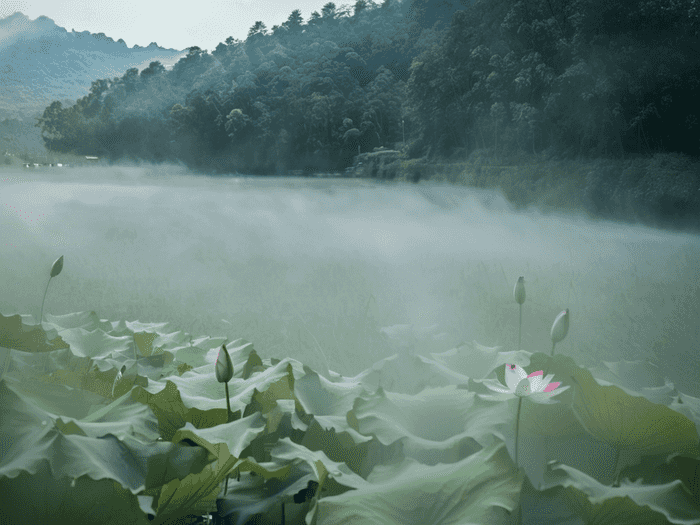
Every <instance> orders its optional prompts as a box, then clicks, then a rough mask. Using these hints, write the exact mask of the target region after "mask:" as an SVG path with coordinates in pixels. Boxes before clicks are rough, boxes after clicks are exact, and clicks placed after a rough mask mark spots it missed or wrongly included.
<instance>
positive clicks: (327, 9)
mask: <svg viewBox="0 0 700 525" xmlns="http://www.w3.org/2000/svg"><path fill="white" fill-rule="evenodd" d="M337 14H338V13H337V11H336V6H335V4H334V3H333V2H328V3H327V4H326V5H324V6H323V8H322V9H321V16H322V17H323V19H324V20H334V19H335V17H336V15H337Z"/></svg>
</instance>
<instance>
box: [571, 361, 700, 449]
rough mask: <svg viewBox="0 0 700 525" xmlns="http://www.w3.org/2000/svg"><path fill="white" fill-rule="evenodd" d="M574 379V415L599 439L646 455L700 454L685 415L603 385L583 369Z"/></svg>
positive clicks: (694, 429) (573, 376)
mask: <svg viewBox="0 0 700 525" xmlns="http://www.w3.org/2000/svg"><path fill="white" fill-rule="evenodd" d="M572 380H573V381H574V383H575V388H574V390H575V393H574V400H573V408H574V413H575V414H576V417H577V418H578V419H579V421H580V422H581V424H582V425H583V426H584V428H585V429H586V430H587V431H588V432H589V433H590V434H591V435H593V436H594V437H596V438H597V439H599V440H601V441H604V442H606V443H608V444H610V445H611V446H612V447H614V448H616V449H618V450H619V449H622V448H632V449H635V450H636V451H637V452H639V453H641V454H647V455H661V454H673V453H680V454H691V455H696V454H698V431H697V429H696V428H695V424H694V423H693V422H692V421H691V420H690V419H688V418H687V417H685V416H684V415H682V414H679V413H678V412H675V411H674V410H672V409H670V408H669V407H667V406H664V405H659V404H656V403H652V402H651V401H649V400H647V399H646V398H643V397H634V396H631V395H629V394H627V393H625V392H624V391H623V390H622V389H621V388H619V387H617V386H601V385H599V384H598V383H597V382H596V381H595V379H594V378H593V375H592V374H591V373H590V372H588V371H587V370H584V369H579V370H578V371H576V372H574V374H573V375H572Z"/></svg>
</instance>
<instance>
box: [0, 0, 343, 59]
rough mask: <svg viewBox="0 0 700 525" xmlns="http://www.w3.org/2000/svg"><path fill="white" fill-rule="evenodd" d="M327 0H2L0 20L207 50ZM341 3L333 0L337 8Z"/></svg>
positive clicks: (318, 6) (306, 14)
mask: <svg viewBox="0 0 700 525" xmlns="http://www.w3.org/2000/svg"><path fill="white" fill-rule="evenodd" d="M328 1H330V0H296V1H295V2H285V1H283V0H198V1H194V2H192V1H190V2H185V1H182V0H175V1H172V2H163V1H155V0H119V1H117V2H115V1H113V0H112V1H109V0H2V1H0V18H5V17H7V16H9V15H11V14H12V13H14V12H15V11H20V12H22V13H24V14H25V15H27V16H28V17H29V18H30V19H32V20H35V19H36V18H37V17H39V16H42V15H44V16H48V17H49V18H51V19H52V20H53V21H54V22H55V23H56V25H59V26H61V27H64V28H66V29H67V30H68V31H71V30H72V29H75V30H76V31H86V30H87V31H90V32H91V33H104V34H106V35H107V36H109V37H111V38H113V39H114V40H115V41H116V40H119V39H120V38H122V39H124V41H125V42H126V44H127V45H128V46H129V47H133V46H134V44H138V45H140V46H147V45H148V44H150V43H151V42H157V43H158V45H160V46H162V47H166V48H169V47H171V48H175V49H185V48H187V47H190V46H199V47H201V48H202V49H206V50H208V51H210V52H211V51H213V50H214V48H215V47H216V46H217V45H218V44H219V42H223V41H224V40H225V39H226V38H227V37H229V36H232V37H234V38H239V39H241V40H245V38H246V36H247V35H248V30H249V29H250V28H251V26H252V25H253V24H255V22H256V21H258V20H261V21H263V22H264V23H265V25H266V26H267V28H268V29H271V28H272V26H273V25H279V24H281V23H283V22H284V21H286V20H287V17H288V16H289V14H290V13H291V12H292V11H293V10H294V9H300V10H301V15H302V17H303V18H304V21H307V20H308V19H309V16H310V15H311V13H312V12H313V11H318V12H319V13H320V12H321V8H322V7H323V5H325V4H326V3H327V2H328ZM344 3H346V2H344V1H336V2H335V4H336V5H337V6H338V7H340V5H341V4H344ZM347 3H351V2H347ZM352 3H354V2H352Z"/></svg>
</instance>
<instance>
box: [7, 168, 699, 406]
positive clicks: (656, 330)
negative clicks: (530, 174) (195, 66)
mask: <svg viewBox="0 0 700 525" xmlns="http://www.w3.org/2000/svg"><path fill="white" fill-rule="evenodd" d="M0 196H1V197H2V199H1V202H0V205H1V206H2V213H0V235H1V237H0V249H1V250H2V252H1V253H2V257H1V260H2V266H1V268H2V281H3V287H2V288H3V293H2V295H0V312H1V313H2V314H3V315H10V314H15V313H21V314H31V315H33V316H34V317H35V318H37V319H38V316H39V308H40V305H41V298H42V295H43V290H44V288H45V286H46V282H47V280H48V277H49V270H50V268H51V264H52V263H53V261H54V260H55V259H56V258H57V257H59V256H60V255H64V256H65V262H64V269H63V272H62V273H61V275H60V276H58V277H57V278H55V279H52V282H51V285H50V287H49V291H48V295H47V297H46V305H45V308H44V313H45V315H46V314H48V315H63V314H67V313H70V312H77V311H90V310H94V311H95V312H97V314H98V315H99V316H100V317H101V318H103V319H104V318H106V319H109V320H111V321H117V320H119V319H125V320H129V321H131V320H140V321H142V322H163V321H167V322H170V323H171V324H170V328H171V329H172V330H173V331H175V330H184V331H187V332H190V333H191V334H192V335H193V336H195V337H198V336H205V335H210V336H212V337H214V336H225V337H228V338H229V339H237V338H240V337H243V338H245V339H248V340H250V341H252V342H253V343H254V345H255V348H256V350H257V351H258V353H259V354H260V355H261V356H262V357H277V358H284V357H286V356H291V357H294V358H296V359H299V360H301V361H303V362H306V363H307V364H309V365H310V366H312V368H316V369H318V370H319V371H322V370H323V368H324V366H325V364H323V362H324V361H325V360H327V362H328V366H329V367H330V368H331V369H332V370H335V371H336V372H340V373H342V374H344V375H354V374H356V373H358V372H359V371H361V370H363V369H365V368H367V367H368V366H371V364H372V363H374V362H376V361H377V360H379V359H382V358H384V357H387V356H389V355H391V354H393V353H395V352H397V351H398V352H411V351H414V352H416V353H419V354H420V353H422V352H426V351H442V350H447V349H449V348H452V347H454V346H455V345H456V344H458V343H460V342H462V341H472V340H476V341H478V342H479V343H481V344H484V345H490V346H495V345H499V346H503V347H504V349H505V350H515V349H516V346H517V336H518V335H517V330H518V305H517V304H516V303H515V301H514V300H513V295H512V293H513V286H514V284H515V282H516V280H517V278H518V276H520V275H523V276H524V277H525V283H526V291H527V299H526V302H525V304H524V306H523V336H522V347H523V348H524V349H525V350H528V351H531V352H535V351H540V352H545V353H549V352H550V350H551V341H550V328H551V326H552V322H553V320H554V318H555V317H556V315H557V314H558V313H559V312H560V311H561V310H563V309H564V308H567V307H568V308H570V309H571V328H570V331H569V334H568V336H567V338H566V339H565V340H564V341H563V342H562V343H560V344H558V345H557V349H556V352H557V354H559V353H561V354H565V355H568V356H571V357H572V358H574V359H575V360H576V361H577V363H579V364H580V365H585V366H591V367H594V366H599V365H602V361H616V360H620V359H629V360H636V359H641V360H644V359H651V360H652V361H653V362H655V363H656V364H658V365H659V367H660V368H662V370H663V371H664V373H666V374H667V375H668V377H669V378H670V379H671V380H672V381H675V382H676V383H677V386H678V388H679V389H682V390H684V391H685V392H687V393H688V394H690V395H695V396H697V395H700V387H698V384H697V383H698V382H697V370H698V361H699V358H698V357H697V355H698V337H699V335H700V334H699V332H700V329H699V328H698V325H699V324H700V323H698V319H700V299H699V297H700V295H699V293H698V292H699V291H700V270H699V268H700V264H698V263H699V262H700V239H699V238H698V236H693V235H689V234H678V233H669V232H662V231H659V230H653V229H649V228H646V227H642V226H630V225H623V224H615V223H610V222H603V221H591V220H589V219H587V218H586V217H585V216H584V215H583V214H580V215H571V216H564V215H561V214H560V215H553V214H548V215H543V214H542V213H541V212H539V211H538V210H536V209H528V210H526V211H514V210H513V209H511V207H510V206H509V205H508V203H507V202H506V201H505V200H504V199H503V197H502V196H501V195H500V194H499V193H498V192H495V191H484V190H472V189H467V188H461V187H454V186H451V185H446V184H431V183H420V184H418V185H410V184H399V183H381V182H372V181H366V180H358V179H342V180H338V179H287V178H262V179H261V178H254V177H205V176H192V175H188V174H187V173H185V171H184V170H182V169H181V168H178V167H159V168H137V167H131V168H126V167H125V168H118V167H109V168H75V169H69V170H51V171H41V172H40V171H29V170H26V171H17V172H9V171H5V172H3V173H2V175H1V176H0ZM393 325H413V328H414V333H415V335H414V336H413V337H412V338H411V337H408V338H407V339H406V337H404V339H406V340H405V341H404V342H397V341H398V340H397V339H396V338H395V339H388V338H386V337H385V336H384V335H383V334H382V331H381V328H383V327H390V326H393ZM389 331H391V330H389ZM399 331H401V330H399ZM385 332H387V331H386V330H385ZM404 332H405V330H404ZM402 333H403V332H402Z"/></svg>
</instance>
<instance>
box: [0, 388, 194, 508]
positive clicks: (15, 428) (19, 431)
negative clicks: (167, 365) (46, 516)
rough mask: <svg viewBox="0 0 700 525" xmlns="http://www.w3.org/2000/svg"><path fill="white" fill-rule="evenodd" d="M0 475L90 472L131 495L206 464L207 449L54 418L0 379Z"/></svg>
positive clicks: (71, 475)
mask: <svg viewBox="0 0 700 525" xmlns="http://www.w3.org/2000/svg"><path fill="white" fill-rule="evenodd" d="M0 401H1V402H2V407H3V410H1V411H0V442H1V443H3V447H4V448H3V455H2V456H0V480H1V479H2V478H16V477H17V476H18V475H20V474H21V473H22V472H27V473H29V474H36V473H37V472H39V471H40V470H41V469H42V468H43V465H45V464H46V465H49V466H50V468H51V476H53V477H55V478H56V479H62V478H66V477H67V478H70V479H73V478H76V479H77V478H80V477H82V476H88V477H90V478H91V479H93V480H101V479H109V480H113V481H116V482H117V483H118V484H120V485H121V486H122V487H124V488H127V489H129V490H130V491H131V492H132V493H133V494H136V493H138V492H140V491H142V490H145V489H147V488H149V487H152V486H153V480H157V481H158V482H159V483H160V484H163V483H167V482H169V481H171V480H172V479H174V478H175V477H178V476H180V477H184V476H186V475H187V473H189V472H193V471H194V472H199V471H201V469H202V468H203V467H204V465H205V463H206V459H207V453H206V451H205V450H204V449H201V448H199V447H187V446H183V445H174V444H173V443H165V442H164V443H144V442H142V441H140V440H138V439H136V438H135V437H134V436H132V435H128V434H127V435H124V437H123V438H122V439H120V438H118V437H116V436H114V435H112V434H103V435H101V436H99V437H93V436H92V435H91V434H93V435H94V434H98V433H100V432H99V431H96V429H95V425H96V423H92V424H86V423H82V422H80V421H65V420H64V419H63V418H57V419H54V418H53V417H52V416H53V414H49V413H47V412H45V411H44V410H42V409H40V408H38V407H37V406H35V405H34V404H31V403H28V402H26V401H25V400H23V399H22V397H21V396H20V395H19V394H17V393H15V392H14V391H12V390H11V389H9V388H8V387H7V386H6V384H5V383H4V382H3V383H0Z"/></svg>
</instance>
